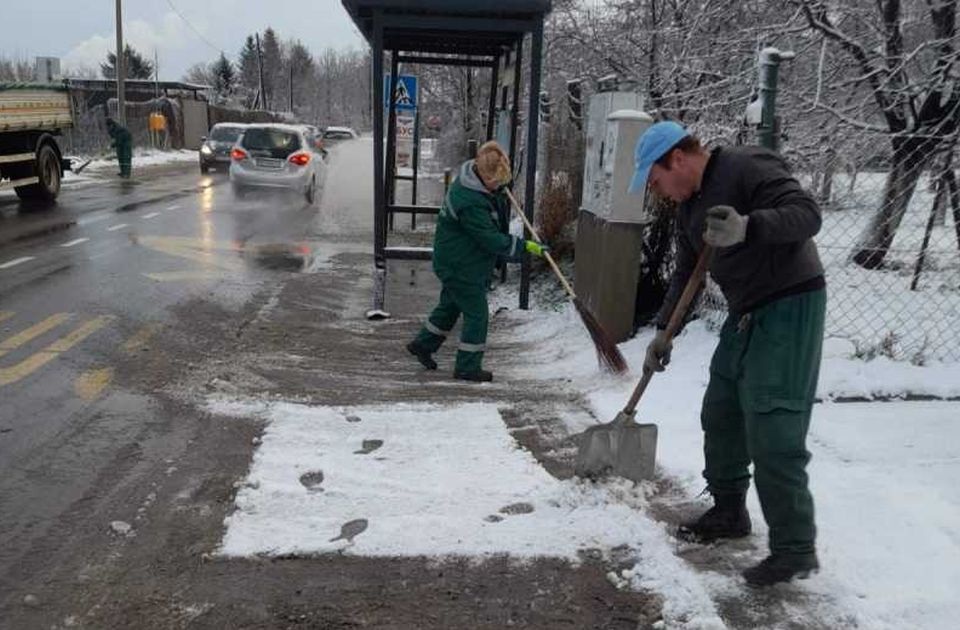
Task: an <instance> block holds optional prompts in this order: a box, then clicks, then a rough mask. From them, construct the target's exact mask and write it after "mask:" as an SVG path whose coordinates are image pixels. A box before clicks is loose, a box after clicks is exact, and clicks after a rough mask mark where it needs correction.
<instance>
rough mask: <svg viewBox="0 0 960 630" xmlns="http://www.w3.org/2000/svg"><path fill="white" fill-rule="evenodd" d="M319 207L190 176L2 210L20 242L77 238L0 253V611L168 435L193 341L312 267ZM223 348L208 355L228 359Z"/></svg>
mask: <svg viewBox="0 0 960 630" xmlns="http://www.w3.org/2000/svg"><path fill="white" fill-rule="evenodd" d="M321 203H322V202H319V201H318V202H317V203H315V204H314V205H308V204H307V203H306V202H305V200H304V199H302V198H300V197H299V196H296V195H287V194H263V195H248V196H247V197H245V198H244V199H242V200H240V199H236V198H234V196H233V193H232V192H231V189H230V186H229V181H228V179H227V178H226V176H225V175H203V176H201V175H200V174H199V173H196V172H195V168H194V167H191V166H183V167H181V168H179V169H176V170H173V171H171V170H170V169H169V168H168V169H165V170H164V171H163V173H162V174H161V175H160V176H157V177H153V178H151V177H149V176H146V175H145V176H144V178H143V179H141V180H140V181H139V182H136V183H133V184H123V183H118V182H115V181H107V182H105V183H102V184H101V183H94V184H88V185H82V186H76V187H68V188H65V190H64V191H63V194H62V195H61V197H60V199H59V202H58V207H57V208H55V209H52V210H45V211H40V210H32V211H29V210H28V211H21V212H16V211H17V210H21V209H20V208H18V205H19V204H18V202H17V201H16V199H15V198H14V197H12V196H11V195H4V196H3V197H2V198H0V210H2V211H3V212H4V222H3V224H2V228H3V229H6V230H9V231H10V232H16V231H17V230H18V229H20V228H23V227H24V226H25V225H26V226H29V225H30V224H31V223H32V222H37V221H41V220H42V221H50V220H52V219H55V218H57V217H61V218H65V219H67V220H68V221H69V223H72V225H70V226H69V227H61V228H59V229H56V230H53V231H50V232H49V233H46V234H42V235H39V236H36V237H34V238H27V239H21V240H17V241H16V242H8V243H6V244H4V245H0V596H2V595H3V594H6V593H10V592H12V591H15V590H16V587H18V586H20V580H18V579H17V577H16V576H17V575H18V569H21V568H22V567H23V566H24V564H25V563H28V558H29V556H31V555H33V554H35V553H36V552H37V548H36V544H37V541H40V540H42V539H43V538H44V536H46V535H48V533H49V531H50V529H51V528H52V527H56V526H58V524H61V523H62V522H63V519H64V515H65V514H67V513H69V511H70V509H72V506H75V505H76V504H77V502H78V501H82V500H83V499H84V497H85V496H87V495H89V494H91V493H92V492H94V493H95V492H96V488H97V486H98V485H99V484H100V483H101V482H100V478H101V477H102V476H103V475H104V474H105V472H106V471H107V469H108V468H109V465H110V463H111V462H114V461H116V459H117V458H118V457H120V458H122V457H123V456H124V455H123V453H120V452H118V449H123V448H124V445H128V444H130V443H133V444H137V443H138V438H137V436H138V435H139V434H140V433H142V432H143V428H144V427H145V426H149V425H150V424H151V423H156V422H160V421H164V420H165V419H166V418H164V415H165V414H164V412H162V411H161V410H160V409H159V405H158V402H157V400H156V399H155V398H154V396H153V394H154V392H155V391H158V390H160V389H162V388H164V387H168V386H169V384H170V383H171V382H172V381H175V380H176V378H178V376H180V375H179V374H177V371H178V370H183V369H184V366H189V364H187V363H184V362H183V359H184V357H186V356H188V355H189V354H190V353H191V350H192V349H197V348H195V346H196V345H197V344H196V337H197V335H191V333H192V332H195V331H192V330H191V329H192V328H193V327H196V329H200V328H202V327H203V326H205V325H211V326H215V324H216V322H215V321H211V320H216V318H217V317H218V314H219V313H220V312H221V311H222V312H238V311H241V310H242V309H243V307H244V305H245V304H246V303H248V302H249V301H250V300H251V299H252V296H253V295H254V294H257V293H258V292H263V291H264V290H269V287H270V286H271V285H272V284H279V283H281V282H282V281H283V279H284V278H287V277H289V275H290V274H291V272H298V271H302V270H305V268H306V267H307V266H308V265H309V264H311V261H312V260H313V258H312V255H311V251H312V249H313V248H315V247H316V245H315V244H311V243H310V242H309V235H310V234H311V233H313V230H315V229H316V228H317V224H318V222H320V220H319V219H318V217H319V215H320V212H321V208H322V206H321ZM198 303H202V304H204V305H206V308H205V309H204V310H202V311H201V310H198V311H195V313H194V316H195V320H194V321H190V319H189V315H190V313H189V308H190V307H185V306H184V305H191V304H198ZM185 308H187V312H186V313H185V312H184V309H185ZM215 336H216V335H214V337H215ZM223 337H224V338H222V339H216V338H206V339H204V340H203V344H204V345H203V349H202V351H203V352H204V353H205V354H207V355H209V354H216V353H217V352H218V351H220V350H226V348H228V347H229V345H230V344H231V342H233V341H234V340H233V339H231V338H230V337H229V336H226V335H224V336H223ZM191 346H194V348H192V347H191ZM198 350H199V349H198ZM171 439H173V437H172V436H171ZM106 474H109V472H107V473H106ZM4 587H8V588H4ZM2 625H3V624H2V622H0V626H2Z"/></svg>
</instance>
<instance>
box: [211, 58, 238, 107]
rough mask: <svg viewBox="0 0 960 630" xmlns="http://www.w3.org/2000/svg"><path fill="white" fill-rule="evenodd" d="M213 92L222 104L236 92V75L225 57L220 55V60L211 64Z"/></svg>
mask: <svg viewBox="0 0 960 630" xmlns="http://www.w3.org/2000/svg"><path fill="white" fill-rule="evenodd" d="M212 71H213V91H214V93H215V94H216V95H217V100H219V101H220V102H224V101H226V100H228V99H229V98H230V97H231V96H233V94H234V92H235V91H236V85H237V73H236V71H235V70H234V68H233V64H232V63H230V60H229V59H227V57H226V55H224V54H223V53H222V52H221V53H220V58H219V59H217V60H216V61H215V62H213V68H212Z"/></svg>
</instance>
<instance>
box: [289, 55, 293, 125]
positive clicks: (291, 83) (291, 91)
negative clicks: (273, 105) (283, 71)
mask: <svg viewBox="0 0 960 630" xmlns="http://www.w3.org/2000/svg"><path fill="white" fill-rule="evenodd" d="M290 113H291V114H292V113H293V64H292V63H291V64H290Z"/></svg>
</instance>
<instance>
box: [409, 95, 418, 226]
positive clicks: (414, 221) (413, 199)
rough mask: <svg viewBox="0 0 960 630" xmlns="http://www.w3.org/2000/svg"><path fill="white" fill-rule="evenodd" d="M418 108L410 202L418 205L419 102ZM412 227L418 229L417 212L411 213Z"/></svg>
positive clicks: (414, 129) (414, 126)
mask: <svg viewBox="0 0 960 630" xmlns="http://www.w3.org/2000/svg"><path fill="white" fill-rule="evenodd" d="M417 105H418V106H417V109H416V110H415V112H416V113H415V114H414V115H413V182H411V185H412V187H413V192H412V194H411V195H410V203H411V204H412V205H414V206H415V205H417V203H418V202H417V181H418V180H419V179H420V107H419V103H418V104H417ZM410 229H411V230H416V229H417V213H416V212H411V213H410Z"/></svg>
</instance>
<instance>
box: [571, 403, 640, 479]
mask: <svg viewBox="0 0 960 630" xmlns="http://www.w3.org/2000/svg"><path fill="white" fill-rule="evenodd" d="M656 462H657V425H655V424H638V423H637V422H636V421H635V420H634V418H633V414H627V413H624V412H623V411H621V412H620V413H618V414H617V417H616V418H614V419H613V421H612V422H608V423H606V424H599V425H597V426H595V427H590V428H589V429H587V430H586V431H584V432H583V435H581V436H580V447H579V449H578V450H577V464H576V467H575V469H574V472H575V473H576V475H577V476H578V477H586V478H588V479H599V478H601V477H605V476H607V475H616V476H619V477H623V478H625V479H629V480H631V481H642V480H644V479H652V478H653V474H654V469H655V467H656Z"/></svg>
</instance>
